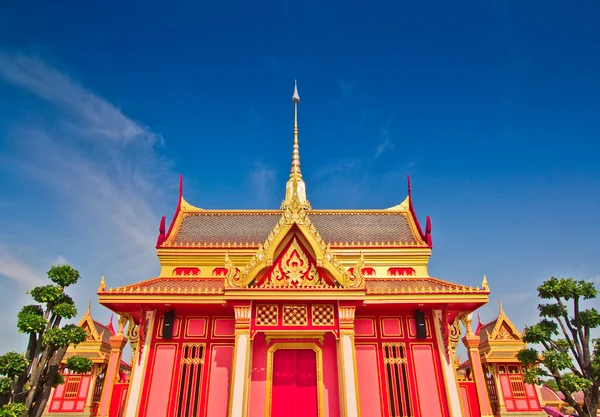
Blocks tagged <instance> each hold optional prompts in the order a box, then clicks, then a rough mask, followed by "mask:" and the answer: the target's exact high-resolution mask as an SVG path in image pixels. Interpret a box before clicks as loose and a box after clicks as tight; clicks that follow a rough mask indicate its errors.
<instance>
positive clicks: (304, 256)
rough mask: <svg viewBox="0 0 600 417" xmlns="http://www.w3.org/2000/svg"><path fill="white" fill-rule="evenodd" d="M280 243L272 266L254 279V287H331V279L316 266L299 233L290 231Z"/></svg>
mask: <svg viewBox="0 0 600 417" xmlns="http://www.w3.org/2000/svg"><path fill="white" fill-rule="evenodd" d="M286 240H287V243H285V245H283V244H282V245H280V250H278V252H279V253H278V254H277V255H276V259H275V261H274V262H273V266H271V267H270V268H268V269H267V271H266V272H265V273H264V274H263V275H262V276H261V277H257V279H256V281H255V286H256V287H294V288H303V287H323V286H326V287H333V286H335V284H336V282H335V280H332V279H331V278H330V277H329V276H328V275H327V274H326V273H325V272H324V271H323V270H322V268H320V267H318V266H317V263H316V261H315V259H314V256H313V255H312V254H311V253H310V252H309V251H308V250H307V249H306V244H303V242H302V238H301V235H299V234H296V233H292V234H290V236H289V237H288V238H287V239H286Z"/></svg>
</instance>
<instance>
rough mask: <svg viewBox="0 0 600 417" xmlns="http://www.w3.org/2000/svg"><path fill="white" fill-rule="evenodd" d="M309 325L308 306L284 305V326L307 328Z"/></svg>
mask: <svg viewBox="0 0 600 417" xmlns="http://www.w3.org/2000/svg"><path fill="white" fill-rule="evenodd" d="M307 324H308V309H307V308H306V305H284V306H283V325H284V326H306V325H307Z"/></svg>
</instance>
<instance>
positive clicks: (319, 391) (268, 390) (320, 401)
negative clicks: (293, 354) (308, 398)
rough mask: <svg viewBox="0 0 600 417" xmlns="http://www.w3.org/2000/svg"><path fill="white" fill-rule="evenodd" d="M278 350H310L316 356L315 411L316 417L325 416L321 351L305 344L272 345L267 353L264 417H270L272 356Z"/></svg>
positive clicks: (311, 343) (308, 343)
mask: <svg viewBox="0 0 600 417" xmlns="http://www.w3.org/2000/svg"><path fill="white" fill-rule="evenodd" d="M278 349H311V350H314V351H315V354H316V356H317V410H318V413H317V415H318V417H324V415H325V393H324V386H323V351H322V350H321V348H320V347H319V345H317V343H315V342H307V343H293V342H287V343H273V345H272V346H270V347H269V350H268V351H267V381H266V382H267V386H266V393H267V402H266V407H265V417H271V411H272V405H273V404H272V401H273V356H274V354H275V351H276V350H278Z"/></svg>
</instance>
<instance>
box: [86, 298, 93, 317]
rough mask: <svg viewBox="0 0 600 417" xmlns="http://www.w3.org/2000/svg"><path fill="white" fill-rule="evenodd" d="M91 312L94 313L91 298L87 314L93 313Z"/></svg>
mask: <svg viewBox="0 0 600 417" xmlns="http://www.w3.org/2000/svg"><path fill="white" fill-rule="evenodd" d="M91 313H92V300H89V301H88V308H87V311H86V314H91Z"/></svg>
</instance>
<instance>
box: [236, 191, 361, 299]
mask: <svg viewBox="0 0 600 417" xmlns="http://www.w3.org/2000/svg"><path fill="white" fill-rule="evenodd" d="M292 203H293V202H292ZM294 225H296V226H298V227H299V228H300V230H301V232H302V233H303V234H304V235H305V237H306V238H307V240H308V241H309V242H312V243H311V245H312V248H313V249H314V250H315V251H316V252H317V254H316V255H317V267H321V268H325V269H326V270H328V271H329V272H330V273H331V275H332V276H333V278H334V279H335V280H336V281H337V285H338V286H341V287H344V288H364V279H363V277H362V272H361V271H360V269H361V268H359V272H358V273H357V274H356V276H350V273H349V272H348V270H347V269H346V268H345V267H344V266H343V265H342V264H341V263H340V262H339V261H338V259H337V258H336V256H335V255H334V254H333V252H332V251H331V246H330V245H329V244H326V243H325V241H324V240H323V238H322V237H321V235H320V234H319V232H318V231H317V228H316V227H315V225H314V224H313V223H312V222H311V221H310V219H309V217H308V214H307V210H306V208H304V207H303V206H298V205H296V204H291V205H290V206H287V207H286V208H285V210H284V212H283V214H282V216H281V218H280V219H279V221H278V222H277V224H276V225H275V227H274V228H273V230H271V233H269V236H268V237H267V239H266V240H265V242H264V244H262V245H259V246H258V250H257V251H256V252H255V253H254V256H253V257H252V259H251V260H250V262H249V263H248V264H247V265H246V266H245V267H244V268H243V269H242V270H241V271H240V272H239V274H234V273H233V272H232V271H236V269H235V266H234V265H233V263H232V262H231V261H230V260H229V256H228V255H226V256H225V267H226V268H227V269H228V271H229V273H228V275H227V279H226V281H225V283H226V286H229V287H241V288H246V287H248V285H249V284H250V283H251V282H252V281H253V280H254V279H255V278H256V274H257V273H258V272H260V270H262V268H264V267H266V266H270V265H272V263H273V259H272V258H271V257H270V256H272V252H273V251H274V248H275V247H276V246H277V245H278V244H279V243H281V241H282V240H283V238H284V237H285V235H287V233H288V232H289V231H290V229H291V227H292V226H294ZM362 262H364V259H363V260H362ZM358 263H359V264H360V263H361V259H360V258H359V260H358Z"/></svg>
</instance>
